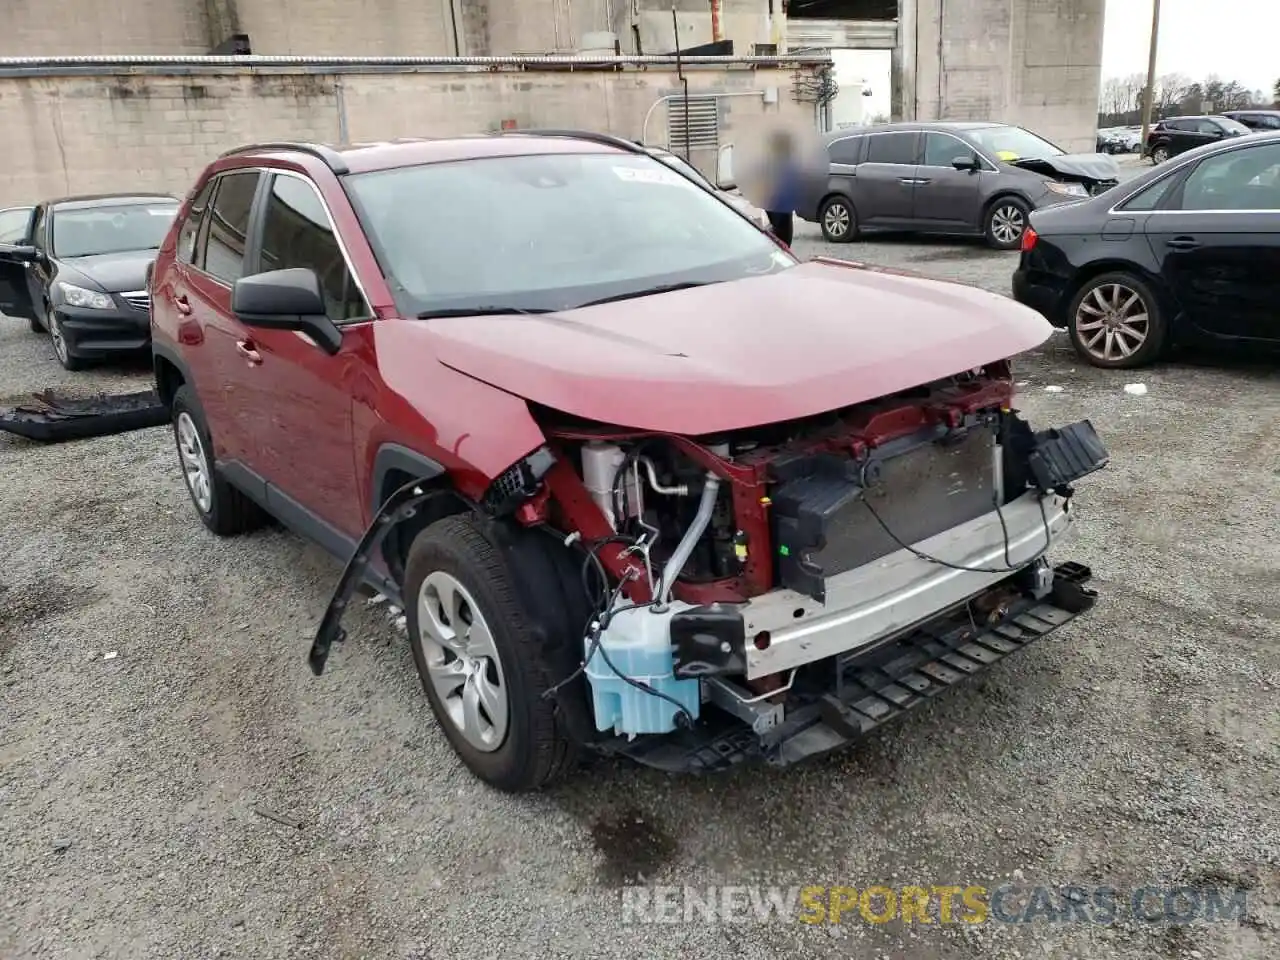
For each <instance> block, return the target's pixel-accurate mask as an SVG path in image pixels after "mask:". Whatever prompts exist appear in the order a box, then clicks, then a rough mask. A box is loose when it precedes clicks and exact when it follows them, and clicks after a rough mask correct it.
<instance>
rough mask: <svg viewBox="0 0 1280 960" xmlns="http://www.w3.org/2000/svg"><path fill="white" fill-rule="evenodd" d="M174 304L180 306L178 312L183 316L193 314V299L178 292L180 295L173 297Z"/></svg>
mask: <svg viewBox="0 0 1280 960" xmlns="http://www.w3.org/2000/svg"><path fill="white" fill-rule="evenodd" d="M173 305H174V306H175V307H177V308H178V312H179V313H180V314H182V315H183V316H189V315H190V314H191V301H190V300H188V299H187V298H186V297H185V296H183V295H182V294H178V296H176V297H174V298H173Z"/></svg>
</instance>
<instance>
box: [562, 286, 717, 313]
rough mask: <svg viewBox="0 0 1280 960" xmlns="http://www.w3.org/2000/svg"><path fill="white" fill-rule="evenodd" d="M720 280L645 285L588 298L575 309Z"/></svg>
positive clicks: (689, 287)
mask: <svg viewBox="0 0 1280 960" xmlns="http://www.w3.org/2000/svg"><path fill="white" fill-rule="evenodd" d="M719 282H720V281H719V280H689V281H687V282H685V283H664V284H660V285H659V286H656V287H645V288H644V289H643V290H632V291H631V292H630V293H617V294H614V295H613V296H612V297H601V298H600V299H599V300H588V301H587V302H586V303H580V304H578V305H577V306H576V307H574V309H575V310H577V309H580V308H582V307H594V306H596V305H597V304H600V303H615V302H617V301H618V300H633V299H635V298H636V297H649V296H653V295H654V294H656V293H672V292H674V291H676V290H689V289H691V288H693V287H705V286H708V285H709V284H712V283H719Z"/></svg>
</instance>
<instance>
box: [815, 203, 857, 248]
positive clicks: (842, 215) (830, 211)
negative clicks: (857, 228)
mask: <svg viewBox="0 0 1280 960" xmlns="http://www.w3.org/2000/svg"><path fill="white" fill-rule="evenodd" d="M850 219H851V217H850V215H849V208H848V207H846V206H845V205H844V204H843V203H838V202H837V203H832V204H828V206H827V209H826V212H825V213H823V215H822V226H823V228H824V229H825V230H826V231H827V236H829V237H831V238H832V239H833V240H839V239H843V238H844V237H845V236H846V235H847V234H848V233H849V221H850Z"/></svg>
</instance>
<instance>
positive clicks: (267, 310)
mask: <svg viewBox="0 0 1280 960" xmlns="http://www.w3.org/2000/svg"><path fill="white" fill-rule="evenodd" d="M231 312H232V313H234V314H235V315H236V317H238V318H239V320H240V322H241V323H243V324H244V325H245V326H247V327H261V328H262V329H264V330H296V331H298V332H299V333H305V334H306V335H307V336H308V337H310V338H311V339H312V340H314V341H315V342H316V343H317V344H318V345H319V346H320V348H321V349H322V350H324V351H325V352H326V353H329V354H334V353H337V352H338V351H339V350H340V349H341V348H342V331H341V330H339V329H338V327H337V324H335V323H334V322H333V321H332V320H330V319H329V317H328V314H327V313H326V312H325V306H324V295H323V294H322V293H321V292H320V278H319V277H317V276H316V272H315V271H314V270H309V269H307V268H306V267H291V268H290V269H288V270H271V271H268V272H267V273H259V274H255V275H254V276H252V277H241V278H240V279H239V280H237V281H236V284H235V286H234V287H232V288H231Z"/></svg>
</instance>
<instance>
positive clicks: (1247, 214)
mask: <svg viewBox="0 0 1280 960" xmlns="http://www.w3.org/2000/svg"><path fill="white" fill-rule="evenodd" d="M1146 233H1147V238H1148V240H1149V241H1150V243H1151V248H1152V252H1153V253H1154V254H1155V257H1156V260H1157V262H1159V263H1160V265H1161V274H1162V276H1163V278H1164V280H1165V282H1166V283H1167V284H1168V286H1169V289H1170V290H1171V291H1172V292H1173V295H1174V296H1175V297H1176V298H1177V301H1178V304H1179V305H1180V306H1181V308H1182V310H1183V311H1184V312H1185V313H1186V316H1187V319H1188V320H1189V321H1190V322H1191V323H1192V324H1194V325H1195V326H1196V327H1198V328H1200V329H1201V330H1203V331H1205V332H1207V333H1209V334H1212V335H1214V336H1219V337H1229V338H1248V339H1258V340H1280V312H1278V311H1277V309H1276V304H1278V303H1280V143H1264V144H1259V145H1257V146H1253V147H1246V148H1243V149H1239V150H1231V151H1229V152H1226V153H1220V154H1217V155H1216V156H1212V157H1207V158H1206V159H1204V160H1202V161H1200V162H1199V163H1198V164H1197V165H1196V167H1195V169H1194V170H1192V171H1191V172H1190V173H1189V174H1188V175H1187V176H1186V177H1185V178H1184V179H1183V180H1182V181H1181V183H1180V184H1179V185H1178V187H1177V188H1176V189H1174V190H1172V191H1171V193H1170V196H1169V197H1168V198H1167V199H1166V200H1165V201H1164V202H1163V203H1162V204H1161V209H1157V210H1155V211H1152V213H1151V215H1150V217H1149V218H1148V220H1147V223H1146Z"/></svg>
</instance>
